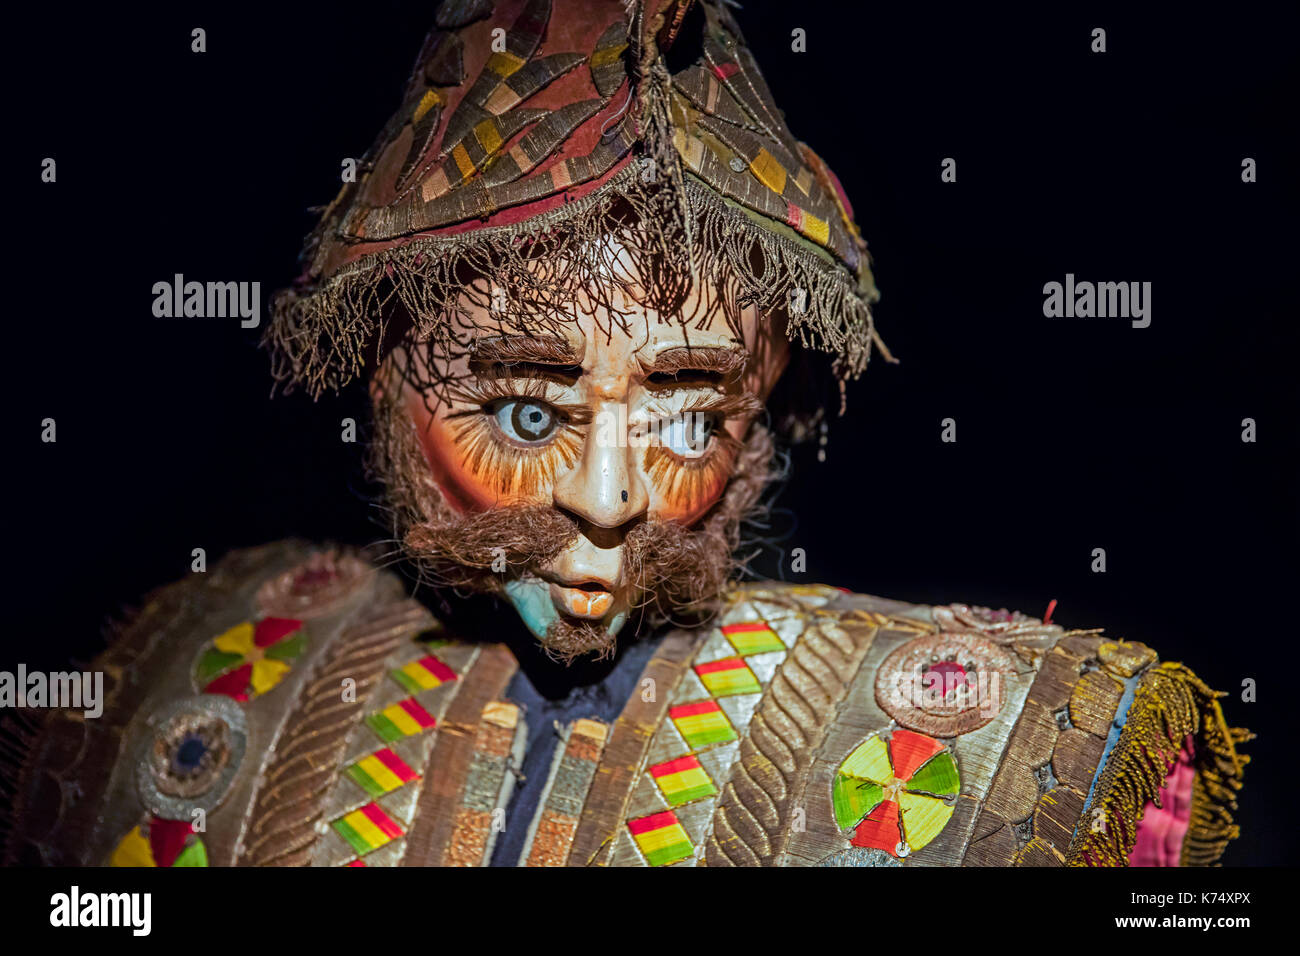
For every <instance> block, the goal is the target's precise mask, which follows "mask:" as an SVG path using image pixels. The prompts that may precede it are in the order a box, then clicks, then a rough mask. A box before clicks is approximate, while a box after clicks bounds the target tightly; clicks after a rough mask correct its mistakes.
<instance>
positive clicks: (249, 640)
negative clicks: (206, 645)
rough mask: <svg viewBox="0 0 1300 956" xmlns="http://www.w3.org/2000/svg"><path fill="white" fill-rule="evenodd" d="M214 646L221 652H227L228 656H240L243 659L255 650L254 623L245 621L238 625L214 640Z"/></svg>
mask: <svg viewBox="0 0 1300 956" xmlns="http://www.w3.org/2000/svg"><path fill="white" fill-rule="evenodd" d="M212 645H213V647H215V648H216V649H217V650H219V651H225V652H226V653H227V654H238V655H239V656H240V657H243V656H244V655H246V654H247V653H248V652H249V651H251V650H252V649H253V624H252V622H251V621H245V622H244V623H243V624H236V625H235V626H234V627H232V628H231V629H230V630H228V631H226V633H224V634H222V635H221V636H220V637H218V638H217V639H216V640H214V641H213V642H212Z"/></svg>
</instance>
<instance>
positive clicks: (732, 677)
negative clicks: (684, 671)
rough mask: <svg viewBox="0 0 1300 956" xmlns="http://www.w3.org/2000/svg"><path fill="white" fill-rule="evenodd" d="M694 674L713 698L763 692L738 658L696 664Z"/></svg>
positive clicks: (746, 666) (755, 678)
mask: <svg viewBox="0 0 1300 956" xmlns="http://www.w3.org/2000/svg"><path fill="white" fill-rule="evenodd" d="M695 673H696V674H698V675H699V676H700V680H701V681H703V682H704V686H705V688H707V689H708V692H709V693H710V694H712V695H713V696H714V697H729V696H731V695H733V694H757V693H760V692H761V691H762V690H763V688H762V686H760V685H759V683H758V678H757V677H755V676H754V672H753V671H751V670H750V669H749V666H748V665H747V664H746V663H745V662H744V661H742V660H741V659H740V658H739V657H725V658H723V659H722V660H720V661H710V662H709V663H707V664H696V665H695Z"/></svg>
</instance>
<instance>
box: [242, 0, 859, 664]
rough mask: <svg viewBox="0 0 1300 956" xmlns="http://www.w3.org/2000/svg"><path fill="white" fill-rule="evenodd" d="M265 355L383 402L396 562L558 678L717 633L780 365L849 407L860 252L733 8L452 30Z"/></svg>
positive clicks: (463, 7)
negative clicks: (472, 593) (456, 590)
mask: <svg viewBox="0 0 1300 956" xmlns="http://www.w3.org/2000/svg"><path fill="white" fill-rule="evenodd" d="M361 169H362V175H361V176H360V178H359V179H358V181H357V182H356V183H355V184H348V185H346V186H345V187H344V188H343V190H342V191H341V192H340V194H339V196H338V197H337V198H336V199H335V201H334V202H333V203H332V204H331V205H330V206H329V207H328V209H327V210H326V212H325V215H324V217H323V218H322V221H321V223H320V225H319V226H318V228H317V229H316V231H315V232H314V233H313V235H312V236H311V237H310V239H309V240H308V244H307V248H306V250H305V252H304V257H303V258H304V264H305V271H304V273H303V275H302V276H301V278H300V280H299V281H298V283H297V285H296V286H295V287H294V288H293V289H292V290H289V291H287V292H285V293H283V294H281V296H280V297H279V298H278V299H277V301H276V304H275V321H274V322H273V324H272V326H271V329H270V331H269V333H268V339H269V343H270V345H271V346H272V347H273V350H274V354H275V357H276V358H275V371H276V375H277V377H278V378H279V379H280V380H281V381H282V382H284V383H285V384H286V385H295V384H296V385H302V386H304V387H306V388H307V389H309V390H311V391H312V392H313V393H317V392H319V391H320V390H322V389H325V388H333V387H339V386H341V385H343V384H345V383H346V382H348V381H349V380H350V379H352V378H354V377H356V376H357V375H359V374H363V373H364V372H367V371H368V372H370V374H371V378H370V381H371V393H372V396H373V397H374V401H375V409H376V416H377V421H378V424H379V429H378V434H379V441H378V442H377V444H376V461H377V464H378V468H379V472H380V474H381V476H382V477H383V478H384V480H385V481H386V482H387V484H388V486H389V490H390V497H391V499H392V503H393V505H394V511H395V513H396V515H397V520H398V529H399V533H400V535H401V537H402V540H403V541H404V543H405V545H406V546H407V548H408V550H409V551H410V552H411V553H412V554H413V555H414V556H415V557H416V558H417V559H418V560H419V561H420V563H421V566H422V567H423V568H424V569H425V570H426V571H427V573H428V574H429V576H430V577H431V579H432V580H434V581H435V582H437V583H441V584H447V585H454V586H458V587H462V588H467V589H471V590H479V591H492V592H498V593H504V594H505V595H506V596H507V597H508V598H509V599H510V600H511V602H512V603H513V604H514V606H515V607H516V608H517V609H518V611H519V613H520V615H521V616H522V618H523V620H524V621H525V623H526V624H527V625H528V626H529V628H530V629H531V630H532V631H533V632H534V634H536V635H537V636H538V637H539V638H540V639H541V640H542V641H543V643H544V644H545V645H546V646H547V648H548V649H549V650H550V651H551V652H552V653H554V654H556V655H557V656H562V657H572V656H575V655H577V654H581V653H585V652H589V651H596V652H603V651H608V650H610V649H611V648H612V646H613V636H614V635H615V634H616V633H617V632H618V630H619V629H620V628H621V627H622V626H623V624H624V623H625V622H626V621H627V620H628V619H629V617H630V616H631V615H633V614H634V613H636V612H638V611H639V610H641V609H646V610H648V611H649V613H650V615H651V616H652V617H653V618H655V619H664V618H667V617H670V616H672V615H674V614H675V613H681V612H687V611H692V610H695V609H698V608H700V607H702V606H705V605H707V603H708V601H709V600H710V599H712V598H713V597H716V595H717V594H718V593H719V591H720V590H721V589H722V586H723V585H724V584H725V582H726V579H727V577H728V576H729V574H730V572H731V571H732V570H733V568H734V564H733V560H732V557H731V554H732V552H733V550H734V549H735V548H736V546H737V543H738V541H739V526H740V522H741V519H742V518H743V517H744V516H745V514H746V513H747V512H748V511H750V510H751V509H752V508H753V507H754V505H755V503H756V502H757V500H758V498H759V494H760V492H761V489H762V487H763V484H764V482H765V480H766V478H767V476H768V474H769V472H770V470H771V468H770V462H771V459H772V455H773V444H772V438H771V436H770V435H769V433H768V430H767V429H766V428H765V427H764V426H763V424H762V423H761V422H760V421H758V420H757V417H758V415H759V413H760V412H761V411H762V409H763V403H764V401H765V400H766V398H767V396H768V394H769V392H770V391H771V389H772V387H773V385H774V384H775V382H776V380H777V377H778V376H779V375H780V374H781V371H782V369H783V368H784V367H785V365H786V362H787V360H788V358H789V349H790V342H791V341H797V342H798V343H799V344H800V345H802V346H806V347H809V348H811V349H814V350H820V351H822V352H825V353H828V354H829V355H830V356H831V358H832V363H831V365H832V369H831V371H829V372H827V375H828V376H833V377H834V378H836V379H838V380H839V381H840V383H841V386H842V384H843V382H844V381H845V380H847V379H849V378H853V377H856V376H857V375H859V374H860V373H861V372H862V371H863V369H864V368H865V366H866V363H867V359H868V357H869V354H870V351H871V347H872V344H873V342H875V343H876V344H879V342H878V340H877V339H876V338H875V333H874V331H873V327H872V319H871V312H870V304H871V303H872V302H873V301H874V299H875V297H876V294H875V290H874V286H873V284H872V278H871V273H870V271H869V269H868V263H867V255H866V246H865V243H864V242H863V241H862V239H861V237H860V236H859V234H858V230H857V228H856V226H855V225H854V223H853V220H852V215H851V211H850V208H849V205H848V203H847V201H846V199H845V198H844V196H843V193H842V191H841V190H840V188H839V185H838V182H837V181H836V180H835V178H834V176H833V175H832V174H831V172H830V171H829V169H827V168H826V166H825V164H823V163H822V162H821V160H819V159H818V158H817V156H816V155H815V154H814V153H813V152H812V151H811V150H810V149H808V147H806V146H804V145H803V144H802V143H800V142H798V141H796V140H795V139H794V138H793V136H792V135H791V134H790V132H789V130H788V129H787V128H786V126H785V122H784V120H783V118H782V114H781V113H780V112H779V111H778V110H777V109H776V107H775V105H774V104H773V102H772V98H771V95H770V93H769V92H768V90H767V86H766V84H765V83H764V81H763V78H762V76H761V75H760V73H759V72H758V69H757V67H756V65H755V63H754V61H753V58H752V57H751V55H750V53H749V51H748V50H747V49H746V48H745V46H744V42H743V40H742V38H741V36H740V32H739V30H738V28H737V27H736V24H735V22H734V21H733V19H732V18H731V15H730V13H729V11H728V10H727V8H726V6H725V5H724V4H722V3H713V2H705V3H698V4H693V3H691V2H689V0H684V2H673V0H669V2H664V0H646V2H628V3H623V2H614V0H603V2H601V0H586V2H584V0H554V2H543V0H515V2H507V0H500V2H496V3H493V2H488V0H462V2H457V0H447V2H444V3H443V5H442V6H441V8H440V9H439V11H438V14H437V28H436V29H435V30H434V32H433V33H431V34H430V36H429V37H428V39H427V40H426V41H425V44H424V47H423V49H422V51H421V53H420V56H419V59H418V61H417V63H416V66H415V69H414V71H413V73H412V76H411V79H410V81H409V83H408V85H407V90H406V95H405V97H404V100H403V105H402V107H401V108H400V109H399V110H398V112H397V114H396V115H395V116H394V117H393V119H392V120H391V121H390V122H389V124H388V126H387V127H386V128H385V130H384V131H383V133H382V134H381V136H380V138H379V141H378V142H377V143H376V145H375V146H374V147H373V148H372V149H371V150H370V151H369V152H368V153H367V155H366V156H365V158H364V159H363V160H362V162H361Z"/></svg>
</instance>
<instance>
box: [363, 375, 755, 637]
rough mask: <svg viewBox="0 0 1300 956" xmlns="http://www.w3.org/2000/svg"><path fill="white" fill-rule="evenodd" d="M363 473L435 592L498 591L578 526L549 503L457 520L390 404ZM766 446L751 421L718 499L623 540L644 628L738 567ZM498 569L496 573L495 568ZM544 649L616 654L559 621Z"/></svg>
mask: <svg viewBox="0 0 1300 956" xmlns="http://www.w3.org/2000/svg"><path fill="white" fill-rule="evenodd" d="M375 424H376V429H375V431H376V435H375V442H374V444H373V446H372V448H371V467H372V469H373V471H374V473H375V477H377V478H378V479H379V480H380V481H381V482H383V484H384V486H385V489H386V493H387V498H388V503H389V505H390V508H391V512H392V519H393V530H394V534H395V537H396V538H397V539H398V540H399V541H400V542H401V543H402V547H403V549H404V550H405V552H406V554H407V556H408V557H409V558H410V559H411V560H412V561H413V562H414V563H415V565H416V567H417V569H418V570H419V573H420V579H421V580H422V581H423V582H425V583H428V584H431V585H432V586H434V587H441V588H454V589H457V590H461V591H469V592H472V593H486V594H500V593H502V589H503V586H504V584H505V582H506V581H507V580H510V579H512V578H517V577H519V576H521V575H523V574H527V573H536V572H537V571H538V570H539V569H540V568H542V567H543V566H545V565H546V564H547V563H549V562H550V561H551V560H553V559H554V558H555V557H557V556H558V555H559V554H560V553H562V552H563V551H564V550H565V549H566V548H568V547H569V545H570V544H571V543H572V542H573V541H574V539H575V538H577V536H578V535H579V534H581V530H580V529H579V527H578V526H577V524H576V523H575V522H574V521H573V520H572V519H571V518H569V517H568V516H567V515H565V514H564V513H563V512H561V511H559V510H558V509H556V508H553V507H550V506H547V505H537V506H504V507H500V508H493V509H491V510H489V511H481V512H475V513H471V514H466V515H462V514H457V513H456V512H455V511H453V510H452V508H451V507H450V506H449V505H448V504H447V502H446V501H445V499H444V498H443V495H442V493H441V492H440V491H439V489H438V487H437V485H436V484H435V483H434V480H433V476H432V474H431V473H430V469H429V465H428V462H427V461H426V460H425V457H424V452H423V450H422V449H421V447H420V443H419V439H418V436H417V434H416V426H415V423H414V421H413V420H412V419H411V417H410V414H409V413H408V412H407V411H406V409H405V407H403V406H402V404H401V403H400V402H398V401H392V400H384V399H381V400H379V401H377V403H376V405H375ZM773 453H774V445H773V441H772V436H771V434H770V433H769V432H768V431H767V429H766V428H764V427H762V426H761V425H759V424H757V423H755V424H754V425H752V426H751V427H750V430H749V435H748V437H747V438H746V440H745V442H744V444H743V445H742V447H741V449H740V452H739V454H738V455H737V458H736V464H735V469H734V472H733V474H732V477H731V480H730V481H729V483H728V484H727V487H726V490H725V491H724V492H723V494H722V497H721V498H719V499H718V501H717V503H716V504H714V506H713V507H712V508H711V509H710V510H709V511H708V512H707V513H706V514H705V515H704V517H703V518H701V519H700V520H699V521H697V522H696V523H695V525H694V526H692V527H686V526H684V525H681V524H679V523H677V522H666V521H643V522H641V523H639V524H637V525H636V526H635V527H633V528H632V530H631V531H629V532H628V534H627V537H626V538H625V539H624V554H625V561H626V565H625V567H626V574H627V579H628V582H629V586H630V593H631V594H632V595H633V602H634V610H637V611H639V612H640V613H639V621H640V623H641V624H642V625H648V626H650V627H657V626H659V625H662V624H664V623H667V622H672V623H676V624H684V623H688V622H690V621H693V620H698V619H700V618H702V617H705V616H707V615H708V614H710V613H711V612H712V611H713V610H714V609H715V608H716V604H717V599H718V598H719V596H720V595H721V594H722V592H723V590H724V588H725V587H726V586H727V583H728V580H729V579H730V578H731V576H732V574H733V573H734V572H735V571H736V570H737V568H738V566H739V562H738V561H737V560H736V558H735V556H734V552H735V551H736V549H737V547H739V544H740V526H741V523H742V522H743V521H744V519H745V518H746V517H747V516H749V515H750V514H751V513H752V512H753V510H754V509H755V507H756V506H757V504H758V501H759V498H760V496H761V494H762V491H763V488H764V487H765V486H766V484H767V482H768V480H769V479H770V477H771V476H772V457H773ZM503 565H504V567H503ZM542 645H543V647H544V648H545V650H546V652H547V653H548V654H550V655H551V656H552V657H555V658H557V659H561V660H564V661H572V660H574V659H576V658H578V657H581V656H582V655H584V654H594V655H596V656H597V657H598V658H599V657H605V656H610V655H612V654H613V652H614V647H615V638H614V635H612V634H610V633H609V632H608V631H607V630H606V629H605V628H604V626H602V625H600V624H598V623H595V622H590V621H577V620H572V619H569V618H566V617H561V618H560V619H559V620H557V621H555V622H554V623H553V624H552V625H551V626H550V628H549V629H548V631H547V635H546V637H545V639H543V640H542Z"/></svg>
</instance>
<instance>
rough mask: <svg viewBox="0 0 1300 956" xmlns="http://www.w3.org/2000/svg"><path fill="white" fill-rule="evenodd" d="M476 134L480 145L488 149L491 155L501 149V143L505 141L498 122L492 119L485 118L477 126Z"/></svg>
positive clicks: (475, 128)
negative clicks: (499, 130)
mask: <svg viewBox="0 0 1300 956" xmlns="http://www.w3.org/2000/svg"><path fill="white" fill-rule="evenodd" d="M474 136H475V137H476V138H477V139H478V141H479V145H481V146H482V147H483V149H484V150H486V151H487V154H488V155H489V156H491V155H492V154H493V153H495V152H496V151H497V150H498V149H500V148H501V144H502V143H503V142H505V141H504V140H503V139H502V138H501V134H500V133H499V132H498V131H497V124H496V123H495V122H493V121H492V120H484V121H483V122H481V123H479V124H478V125H477V126H475V127H474Z"/></svg>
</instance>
